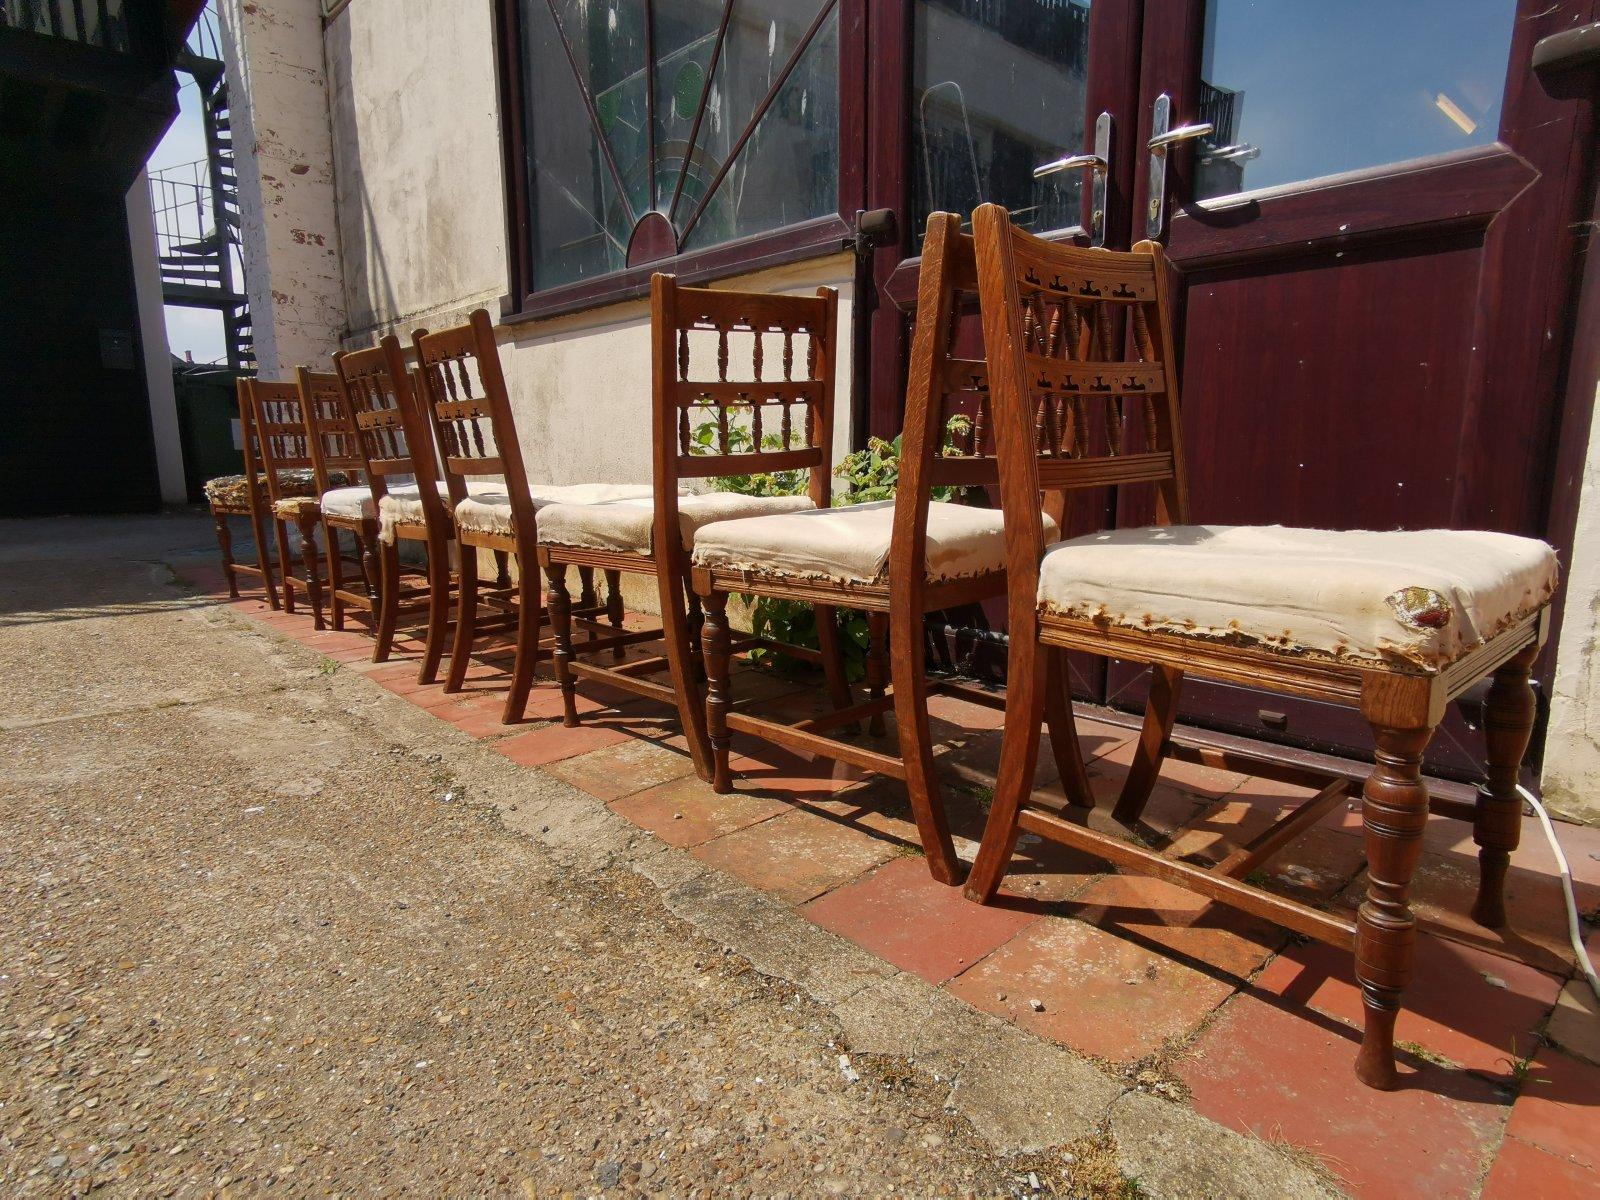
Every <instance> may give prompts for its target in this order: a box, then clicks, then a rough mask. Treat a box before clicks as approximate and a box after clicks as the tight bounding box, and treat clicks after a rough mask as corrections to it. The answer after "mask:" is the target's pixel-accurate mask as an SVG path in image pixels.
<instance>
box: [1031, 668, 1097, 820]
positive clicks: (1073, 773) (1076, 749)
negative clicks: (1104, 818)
mask: <svg viewBox="0 0 1600 1200" xmlns="http://www.w3.org/2000/svg"><path fill="white" fill-rule="evenodd" d="M1041 649H1042V653H1044V654H1045V655H1046V660H1045V677H1044V721H1045V726H1046V728H1048V729H1049V730H1050V752H1051V753H1052V754H1054V755H1055V760H1056V772H1057V773H1058V774H1059V775H1060V776H1061V787H1062V789H1063V790H1064V791H1065V792H1066V794H1067V803H1068V804H1071V805H1073V806H1074V807H1075V808H1084V809H1088V808H1093V807H1094V789H1093V788H1092V787H1090V786H1089V773H1088V771H1087V770H1086V769H1085V768H1084V765H1083V747H1082V745H1081V744H1080V743H1079V741H1078V723H1077V721H1076V720H1074V719H1073V716H1072V693H1071V691H1069V690H1068V683H1067V652H1066V651H1065V650H1062V649H1059V648H1058V647H1054V646H1048V647H1042V648H1041Z"/></svg>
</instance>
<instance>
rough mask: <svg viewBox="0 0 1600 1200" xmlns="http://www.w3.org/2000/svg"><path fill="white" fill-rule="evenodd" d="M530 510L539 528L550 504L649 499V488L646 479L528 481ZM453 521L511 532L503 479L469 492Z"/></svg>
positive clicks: (480, 530) (472, 528)
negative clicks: (638, 481)
mask: <svg viewBox="0 0 1600 1200" xmlns="http://www.w3.org/2000/svg"><path fill="white" fill-rule="evenodd" d="M528 493H529V495H530V496H531V497H532V498H533V508H534V511H535V512H537V513H538V514H539V524H540V528H541V530H542V528H543V525H544V512H545V510H546V509H548V508H550V507H551V506H552V505H566V504H572V505H590V504H605V503H608V502H611V501H616V500H631V501H637V500H640V499H643V500H644V501H645V502H646V503H649V501H650V497H651V495H652V494H653V489H652V488H651V486H650V485H649V484H648V483H568V484H547V483H535V484H529V485H528ZM456 525H457V526H458V527H459V528H461V529H463V530H466V531H468V532H471V533H501V534H507V535H509V534H510V533H511V496H510V494H509V493H508V492H507V491H506V489H505V485H504V484H503V483H497V484H495V485H494V487H493V488H492V489H491V490H486V491H483V492H473V493H472V494H470V495H468V497H467V498H466V499H465V500H463V501H462V502H461V503H460V504H458V505H456Z"/></svg>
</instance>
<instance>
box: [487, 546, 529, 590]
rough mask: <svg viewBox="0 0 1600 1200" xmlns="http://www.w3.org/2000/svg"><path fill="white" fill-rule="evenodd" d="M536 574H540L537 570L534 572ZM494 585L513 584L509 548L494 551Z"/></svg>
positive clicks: (505, 585) (501, 586)
mask: <svg viewBox="0 0 1600 1200" xmlns="http://www.w3.org/2000/svg"><path fill="white" fill-rule="evenodd" d="M534 576H535V577H537V576H538V572H537V571H535V572H534ZM494 585H495V587H497V588H507V587H510V586H511V552H510V551H508V550H496V551H495V552H494Z"/></svg>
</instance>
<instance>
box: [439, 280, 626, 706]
mask: <svg viewBox="0 0 1600 1200" xmlns="http://www.w3.org/2000/svg"><path fill="white" fill-rule="evenodd" d="M411 341H412V347H413V349H414V351H415V354H416V361H417V397H418V402H419V403H420V404H421V406H422V409H423V411H424V412H425V413H426V414H427V417H428V420H429V422H430V424H431V425H432V429H433V435H434V438H435V439H436V440H437V442H438V445H439V448H440V462H441V463H442V465H443V468H444V479H445V485H446V487H447V489H448V494H449V501H448V503H449V505H450V519H451V521H452V523H454V522H455V516H454V514H455V509H456V505H458V504H460V503H461V501H462V500H464V499H466V497H467V495H468V490H467V484H468V481H469V480H479V479H485V478H490V477H497V478H498V479H500V480H501V482H503V483H504V485H505V490H506V494H507V497H508V499H509V500H510V504H511V533H509V534H502V533H485V532H481V531H476V530H470V529H462V528H460V526H459V524H455V525H454V528H455V540H456V545H457V547H458V550H459V555H460V562H459V564H458V567H457V589H456V625H455V638H454V641H453V642H452V644H451V650H450V670H449V671H448V673H447V674H446V676H445V685H444V690H445V691H447V692H456V691H460V690H461V687H462V685H463V683H464V682H465V680H466V672H467V666H468V663H469V662H470V661H471V655H472V647H473V642H474V640H475V639H476V637H477V636H478V635H479V634H484V633H490V632H494V631H495V630H498V629H505V628H513V627H514V628H515V629H516V658H515V660H514V662H513V665H512V669H511V687H510V690H509V691H508V692H507V694H506V702H505V708H504V711H503V712H502V713H501V720H502V721H503V722H504V723H505V724H508V725H509V724H513V723H515V722H517V721H520V720H522V717H523V713H524V711H525V710H526V708H527V704H528V693H529V691H530V690H531V688H532V686H533V672H534V666H535V664H536V663H537V661H538V660H539V659H540V658H543V657H546V656H548V655H550V654H551V653H552V651H553V646H552V645H550V644H545V643H541V641H540V636H539V631H540V628H541V626H542V624H543V620H544V597H543V595H542V592H541V589H540V587H539V567H538V562H539V557H538V551H537V545H538V517H537V514H536V511H535V506H534V501H533V494H532V490H531V489H530V487H529V485H528V475H527V471H526V469H525V468H524V466H523V462H522V448H521V445H520V443H519V442H518V440H517V429H516V422H515V420H514V419H513V417H512V414H511V400H510V397H509V396H508V394H507V392H506V382H505V375H504V372H503V371H502V370H501V368H500V349H499V346H498V344H497V343H496V341H495V336H494V323H493V321H492V320H491V319H490V317H489V314H488V313H487V312H486V311H485V310H483V309H481V308H480V309H477V310H475V311H474V312H473V313H472V314H471V315H470V316H469V317H468V319H467V324H465V325H460V326H457V327H456V328H454V329H444V330H440V331H438V332H436V333H429V332H427V331H426V330H418V331H417V332H416V333H414V334H412V339H411ZM469 364H470V365H472V366H474V367H475V368H476V371H475V373H476V375H477V377H478V383H477V385H476V386H474V384H473V378H472V376H473V374H474V372H473V371H469V369H468V367H469ZM485 421H487V422H488V426H489V429H488V433H489V437H487V438H486V437H485V436H484V432H485V431H484V427H483V423H484V422H485ZM479 550H486V551H489V552H491V553H492V554H493V555H494V557H495V562H496V566H497V568H498V569H497V571H496V579H495V581H494V583H493V584H492V585H490V586H488V587H485V586H483V584H482V582H481V581H480V579H479V570H480V566H479V562H478V553H477V552H478V551H479ZM512 559H514V560H515V562H516V566H517V579H516V582H515V583H512V582H511V579H510V575H509V565H510V561H511V560H512ZM614 592H615V588H613V593H614ZM480 608H488V609H490V610H491V611H493V612H495V613H496V614H497V615H496V616H494V617H491V618H490V619H489V620H487V621H485V620H483V619H482V618H481V616H480V614H479V609H480ZM604 611H605V608H604V606H602V605H601V604H600V603H599V601H598V600H597V599H596V598H595V596H594V577H593V573H592V572H590V571H588V570H585V572H584V598H583V600H582V601H581V602H580V604H579V607H578V611H577V613H576V614H574V615H575V616H576V617H577V618H578V619H579V620H582V621H584V622H585V623H586V624H589V625H590V626H591V629H592V632H595V633H596V636H597V637H598V629H597V626H595V623H594V622H593V620H592V618H593V617H595V616H597V615H599V614H601V613H602V612H604ZM621 618H622V612H621V608H620V604H619V605H618V607H617V610H616V613H615V620H616V623H617V624H618V625H620V624H621ZM627 640H628V639H627V638H626V637H624V636H620V635H619V634H613V635H611V636H609V637H608V638H606V639H605V641H604V644H605V645H607V646H615V647H616V648H617V649H619V650H620V649H621V647H622V645H623V644H624V643H625V642H626V641H627Z"/></svg>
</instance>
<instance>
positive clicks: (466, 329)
mask: <svg viewBox="0 0 1600 1200" xmlns="http://www.w3.org/2000/svg"><path fill="white" fill-rule="evenodd" d="M411 344H412V347H413V348H414V350H415V352H416V359H417V398H418V401H419V402H420V404H421V407H422V410H423V412H424V413H425V414H426V416H427V419H428V421H429V423H430V425H431V427H432V431H433V436H434V438H435V439H436V440H437V442H438V444H439V459H440V462H441V464H442V465H443V467H444V480H445V487H446V488H447V489H448V491H449V495H450V505H451V509H452V511H454V508H455V506H456V505H457V504H459V503H460V502H461V501H462V500H464V499H466V497H467V480H468V478H469V477H470V478H472V479H484V478H492V477H498V478H499V479H500V480H502V481H503V482H504V484H505V488H506V492H507V494H508V496H509V498H510V502H511V514H512V519H511V524H512V529H513V531H514V534H515V537H516V539H517V541H518V547H517V549H518V553H519V554H526V555H527V558H526V560H525V561H527V562H528V563H532V562H533V561H534V552H535V542H536V538H535V525H534V506H533V498H532V495H531V493H530V492H529V488H528V475H527V471H526V470H525V469H524V466H523V462H522V448H521V446H520V445H519V444H518V442H517V427H516V422H515V420H514V419H513V417H512V415H511V400H510V397H509V395H508V393H507V391H506V380H505V374H504V372H503V371H502V370H501V368H500V347H499V345H498V344H497V343H496V341H495V336H494V322H493V321H492V320H491V319H490V317H489V314H488V313H487V312H486V311H485V310H483V309H481V308H480V309H476V310H474V311H473V312H472V314H471V315H470V316H469V317H468V318H467V323H466V324H465V325H457V326H455V327H454V328H451V329H441V330H439V331H438V332H436V333H429V332H427V331H426V330H418V331H417V332H415V333H413V334H412V335H411ZM530 569H531V568H530Z"/></svg>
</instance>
